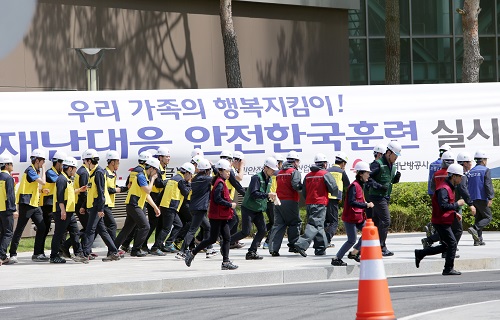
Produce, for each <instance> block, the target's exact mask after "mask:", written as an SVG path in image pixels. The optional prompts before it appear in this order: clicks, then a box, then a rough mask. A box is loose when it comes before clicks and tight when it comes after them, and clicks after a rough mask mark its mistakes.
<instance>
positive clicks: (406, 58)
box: [370, 39, 411, 84]
mask: <svg viewBox="0 0 500 320" xmlns="http://www.w3.org/2000/svg"><path fill="white" fill-rule="evenodd" d="M400 50H401V61H400V78H399V79H400V81H399V82H400V83H411V72H410V63H411V62H410V39H401V44H400ZM370 84H385V41H384V39H372V40H370Z"/></svg>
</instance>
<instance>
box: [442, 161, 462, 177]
mask: <svg viewBox="0 0 500 320" xmlns="http://www.w3.org/2000/svg"><path fill="white" fill-rule="evenodd" d="M446 172H448V173H452V174H458V175H460V176H463V175H464V168H463V167H462V166H461V165H459V164H458V163H453V164H450V166H449V167H448V170H447V171H446Z"/></svg>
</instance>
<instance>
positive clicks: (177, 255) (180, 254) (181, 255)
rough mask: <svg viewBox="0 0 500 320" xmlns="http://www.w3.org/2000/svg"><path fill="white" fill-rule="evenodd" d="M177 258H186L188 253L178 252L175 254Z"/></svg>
mask: <svg viewBox="0 0 500 320" xmlns="http://www.w3.org/2000/svg"><path fill="white" fill-rule="evenodd" d="M175 258H176V259H179V260H184V259H186V254H185V253H184V252H177V254H176V255H175Z"/></svg>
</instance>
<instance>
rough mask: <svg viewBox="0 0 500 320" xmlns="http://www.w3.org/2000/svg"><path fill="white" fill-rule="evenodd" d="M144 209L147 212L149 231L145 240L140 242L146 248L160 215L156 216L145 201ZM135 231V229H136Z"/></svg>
mask: <svg viewBox="0 0 500 320" xmlns="http://www.w3.org/2000/svg"><path fill="white" fill-rule="evenodd" d="M146 210H147V214H148V222H149V231H148V234H147V236H146V240H144V243H143V244H142V248H144V249H146V248H147V247H148V241H149V238H151V235H152V234H153V232H154V231H155V230H157V229H156V228H157V226H158V222H159V221H161V216H159V217H157V216H156V212H155V210H154V209H153V207H152V206H151V205H150V204H149V203H147V202H146ZM136 232H137V231H136Z"/></svg>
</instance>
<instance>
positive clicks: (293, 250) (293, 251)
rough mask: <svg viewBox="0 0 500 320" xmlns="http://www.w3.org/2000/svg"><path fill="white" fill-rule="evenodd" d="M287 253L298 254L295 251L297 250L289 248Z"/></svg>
mask: <svg viewBox="0 0 500 320" xmlns="http://www.w3.org/2000/svg"><path fill="white" fill-rule="evenodd" d="M288 252H291V253H299V252H298V251H297V249H295V248H294V247H289V248H288Z"/></svg>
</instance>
